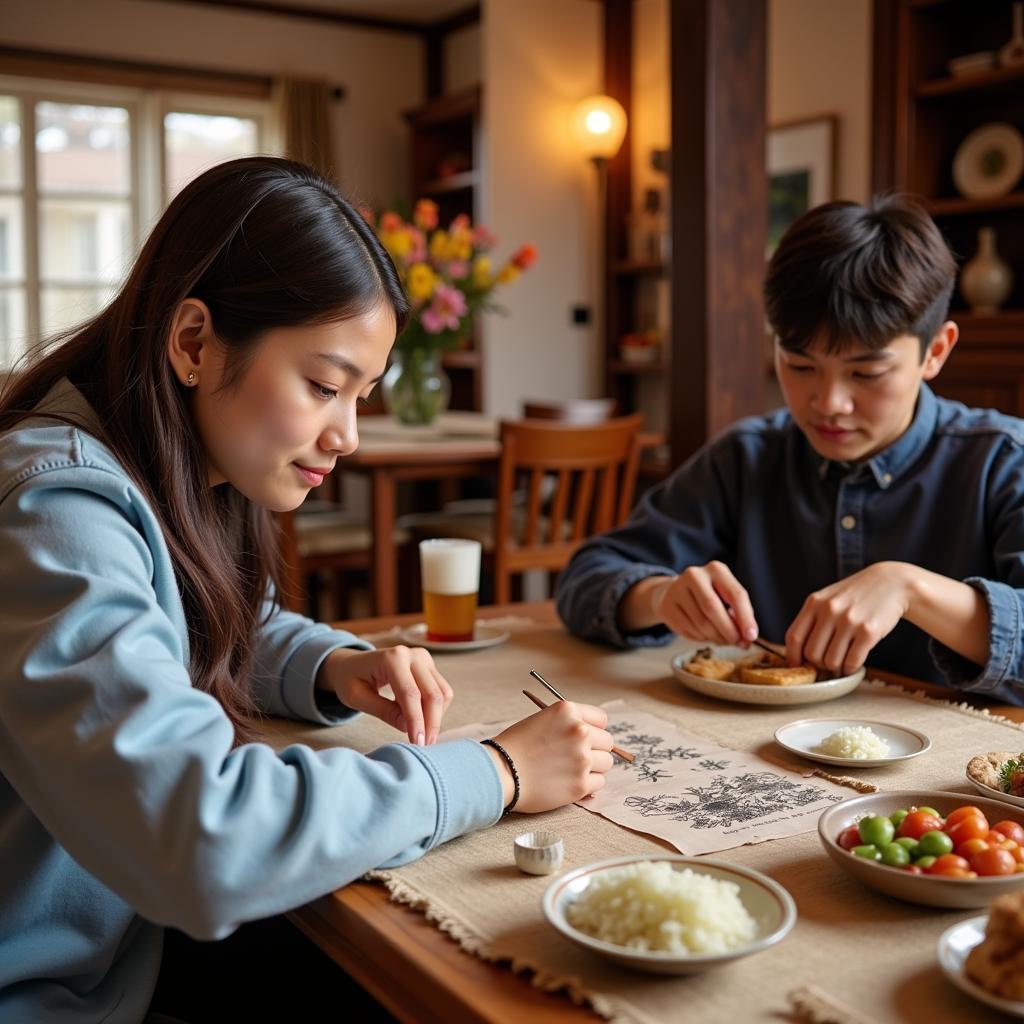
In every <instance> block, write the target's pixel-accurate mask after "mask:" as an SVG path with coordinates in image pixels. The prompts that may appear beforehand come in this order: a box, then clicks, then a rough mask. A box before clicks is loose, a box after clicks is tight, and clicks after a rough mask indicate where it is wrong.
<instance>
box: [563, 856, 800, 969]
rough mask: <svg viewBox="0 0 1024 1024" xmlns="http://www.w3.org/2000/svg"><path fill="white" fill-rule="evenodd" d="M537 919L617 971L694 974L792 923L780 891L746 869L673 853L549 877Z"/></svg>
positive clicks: (781, 933) (790, 905) (777, 935)
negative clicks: (619, 968) (615, 965)
mask: <svg viewBox="0 0 1024 1024" xmlns="http://www.w3.org/2000/svg"><path fill="white" fill-rule="evenodd" d="M543 908H544V916H545V917H546V918H547V919H548V921H549V922H550V923H551V924H552V925H553V926H554V927H555V928H556V929H557V930H558V931H559V932H561V933H562V935H564V936H565V937H566V938H567V939H569V940H570V941H572V942H575V943H576V944H577V945H578V946H582V947H583V948H584V949H588V950H590V951H591V952H594V953H598V954H600V955H601V956H604V957H607V958H608V959H609V960H613V961H615V962H616V963H618V964H621V965H622V966H624V967H632V968H634V969H636V970H640V971H648V972H650V973H653V974H695V973H697V972H698V971H704V970H707V969H708V968H709V967H717V966H718V965H720V964H725V963H728V962H729V961H731V960H736V959H738V958H739V957H743V956H748V955H749V954H751V953H757V952H758V951H760V950H762V949H765V948H767V947H768V946H771V945H773V944H774V943H776V942H778V941H780V940H781V939H782V938H784V937H785V935H786V934H787V933H788V932H789V930H790V929H791V928H792V927H793V924H794V922H795V921H796V905H795V904H794V902H793V898H792V897H791V896H790V895H789V893H788V892H786V890H785V889H784V888H783V887H782V886H781V885H779V884H778V882H774V881H772V879H770V878H768V877H767V876H766V875H762V874H761V873H760V872H759V871H754V870H752V869H751V868H745V867H740V866H739V865H737V864H729V863H727V862H726V861H722V860H714V859H711V858H708V857H682V856H678V855H676V854H650V855H647V856H633V857H616V858H614V859H612V860H602V861H598V862H597V863H595V864H588V865H587V866H586V867H582V868H578V869H577V870H575V871H570V872H568V873H567V874H564V875H562V876H561V877H559V878H556V879H555V880H554V881H553V882H552V883H551V884H550V885H549V886H548V888H547V891H546V892H545V893H544V900H543Z"/></svg>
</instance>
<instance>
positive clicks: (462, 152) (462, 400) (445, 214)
mask: <svg viewBox="0 0 1024 1024" xmlns="http://www.w3.org/2000/svg"><path fill="white" fill-rule="evenodd" d="M480 111H481V89H480V86H478V85H476V86H473V87H472V88H469V89H465V90H463V91H461V92H458V93H451V94H449V95H447V96H438V97H436V98H434V99H432V100H430V101H428V102H427V103H425V104H423V106H421V107H417V108H416V109H415V110H409V111H406V113H405V120H406V123H407V124H408V125H409V132H410V143H411V147H410V148H411V153H410V156H411V169H412V182H411V193H412V198H413V201H414V202H415V200H417V199H421V198H426V199H432V200H434V202H435V203H437V206H438V215H439V217H440V221H441V223H442V224H447V223H449V222H450V221H451V220H452V219H453V218H454V217H455V216H456V215H458V214H460V213H465V214H467V215H468V216H469V217H471V218H472V220H473V222H474V223H476V219H477V213H478V210H479V206H480V201H479V200H480ZM443 365H444V369H445V372H446V373H447V374H448V377H449V378H450V380H451V384H452V399H451V408H453V409H477V410H478V409H480V407H481V401H482V374H483V358H482V355H481V352H480V350H479V348H478V347H477V339H476V338H472V339H470V348H467V349H459V350H458V351H455V352H446V353H445V354H444V363H443Z"/></svg>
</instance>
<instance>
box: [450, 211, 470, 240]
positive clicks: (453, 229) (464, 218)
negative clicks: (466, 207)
mask: <svg viewBox="0 0 1024 1024" xmlns="http://www.w3.org/2000/svg"><path fill="white" fill-rule="evenodd" d="M469 226H470V222H469V214H467V213H460V214H457V215H456V217H455V219H454V220H453V221H452V223H451V226H450V227H449V228H448V233H449V234H450V235H455V234H458V232H460V231H466V230H467V229H468V228H469Z"/></svg>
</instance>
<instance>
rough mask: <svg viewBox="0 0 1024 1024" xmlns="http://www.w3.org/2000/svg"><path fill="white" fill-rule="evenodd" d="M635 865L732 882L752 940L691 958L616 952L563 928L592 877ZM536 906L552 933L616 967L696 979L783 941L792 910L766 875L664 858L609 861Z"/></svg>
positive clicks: (568, 878)
mask: <svg viewBox="0 0 1024 1024" xmlns="http://www.w3.org/2000/svg"><path fill="white" fill-rule="evenodd" d="M640 861H669V862H670V863H671V864H672V868H673V870H675V871H681V870H682V869H683V868H690V869H691V870H693V871H694V872H696V873H697V874H701V875H709V876H711V877H712V878H715V879H718V880H719V881H725V882H732V883H734V884H735V885H737V886H739V890H740V891H739V897H740V900H741V902H742V903H743V905H744V907H746V909H747V911H748V912H749V914H750V916H751V917H753V918H754V921H755V922H756V923H757V936H756V938H754V940H753V941H752V942H748V943H746V944H744V945H742V946H739V947H737V948H736V949H731V950H729V951H728V952H726V953H694V954H692V955H691V956H679V955H677V954H675V953H664V952H658V951H643V950H638V949H629V948H628V947H626V946H617V945H615V944H614V943H611V942H604V941H603V940H601V939H595V938H594V937H593V936H592V935H587V934H586V933H585V932H581V931H579V930H578V929H576V928H574V927H573V926H572V925H571V924H570V923H569V919H568V916H567V914H566V910H567V908H568V907H569V905H570V904H571V903H572V901H573V900H575V899H577V898H578V897H579V896H580V895H581V894H582V893H583V891H584V890H585V889H586V888H587V886H588V885H590V883H591V881H593V879H594V878H595V877H596V876H598V875H600V874H603V873H604V872H606V871H610V870H612V869H613V868H620V867H624V866H625V865H627V864H636V863H639V862H640ZM542 906H543V909H544V916H545V917H546V918H547V919H548V922H549V923H550V924H551V925H552V927H554V928H556V929H557V930H558V931H559V932H561V934H562V935H564V936H565V937H566V938H567V939H569V940H570V941H571V942H575V943H576V945H577V946H582V947H583V948H584V949H586V950H589V951H590V952H592V953H596V954H598V955H599V956H603V957H605V958H606V959H608V960H611V961H613V962H614V963H617V964H619V965H620V966H622V967H631V968H633V969H634V970H637V971H645V972H647V973H649V974H696V973H698V972H699V971H706V970H707V969H708V968H709V967H718V966H719V965H720V964H724V963H728V962H729V961H731V960H738V959H739V958H740V957H744V956H748V955H749V954H750V953H757V952H760V951H761V950H762V949H766V948H767V947H768V946H772V945H774V944H775V943H776V942H779V941H781V940H782V939H784V938H785V937H786V935H787V934H788V933H789V930H790V929H791V928H792V927H793V924H794V923H795V921H796V904H795V903H794V902H793V897H792V896H790V895H789V893H788V892H787V891H786V890H785V889H784V888H783V887H782V886H781V885H779V883H778V882H776V881H773V880H772V879H771V878H768V876H767V875H762V874H761V872H760V871H754V870H753V869H752V868H747V867H741V866H740V865H738V864H730V863H728V862H727V861H724V860H715V859H713V858H711V857H682V856H679V855H678V854H670V853H652V854H646V855H643V854H641V855H638V856H633V857H615V858H613V859H612V860H601V861H598V862H597V863H596V864H588V865H586V866H585V867H582V868H577V869H576V870H575V871H569V872H568V873H566V874H564V875H561V876H560V877H558V878H556V879H555V880H554V881H553V882H552V883H551V884H550V885H549V886H548V887H547V889H546V890H545V892H544V899H543V903H542Z"/></svg>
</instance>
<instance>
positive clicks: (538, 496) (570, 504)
mask: <svg viewBox="0 0 1024 1024" xmlns="http://www.w3.org/2000/svg"><path fill="white" fill-rule="evenodd" d="M642 423H643V416H642V415H641V414H635V415H633V416H624V417H622V418H621V419H615V420H609V421H607V422H606V423H601V424H595V425H585V426H576V425H574V424H567V423H558V422H547V421H543V420H518V421H504V422H502V424H501V458H500V461H499V470H498V496H497V499H496V501H495V503H494V505H493V508H487V509H483V510H481V509H470V510H465V511H456V512H454V513H447V512H440V513H435V514H425V515H424V514H420V515H416V516H410V517H405V518H404V519H403V525H405V526H406V527H407V528H408V529H410V530H411V531H412V533H413V535H414V538H416V539H423V538H426V537H467V538H470V539H473V540H479V541H480V543H481V545H482V546H483V549H484V552H485V553H486V554H487V555H488V556H490V558H489V561H490V562H491V563H492V564H493V571H494V600H495V602H496V603H498V604H502V603H504V602H507V601H509V600H510V593H511V579H512V577H513V576H515V575H518V574H521V573H523V572H525V571H527V570H529V569H543V570H547V571H548V572H557V571H559V570H560V569H562V568H564V566H565V565H566V563H567V562H568V561H569V559H570V558H571V557H572V554H573V552H574V551H575V550H576V548H578V547H579V545H580V544H581V543H582V542H583V541H584V540H585V539H586V538H587V537H590V536H592V535H593V534H595V533H600V532H602V531H603V530H607V529H609V528H611V527H612V526H616V525H618V524H620V523H622V522H624V521H625V519H626V517H627V516H628V515H629V511H630V508H631V507H632V504H633V495H634V493H635V490H636V477H637V467H638V462H639V452H640V427H641V425H642ZM521 481H522V483H523V484H524V486H523V487H521V488H519V489H517V487H518V485H519V483H520V482H521Z"/></svg>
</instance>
